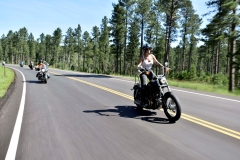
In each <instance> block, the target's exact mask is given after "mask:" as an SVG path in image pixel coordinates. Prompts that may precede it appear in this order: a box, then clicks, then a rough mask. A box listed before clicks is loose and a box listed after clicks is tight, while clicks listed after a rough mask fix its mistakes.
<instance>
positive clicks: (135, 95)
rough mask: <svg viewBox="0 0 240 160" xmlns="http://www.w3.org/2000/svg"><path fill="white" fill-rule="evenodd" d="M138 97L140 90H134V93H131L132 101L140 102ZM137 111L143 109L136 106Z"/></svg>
mask: <svg viewBox="0 0 240 160" xmlns="http://www.w3.org/2000/svg"><path fill="white" fill-rule="evenodd" d="M140 96H141V94H140V89H139V88H137V89H134V92H133V98H134V100H135V101H141V100H140ZM136 105H137V104H136ZM137 110H139V111H142V110H143V108H142V107H141V106H140V105H137Z"/></svg>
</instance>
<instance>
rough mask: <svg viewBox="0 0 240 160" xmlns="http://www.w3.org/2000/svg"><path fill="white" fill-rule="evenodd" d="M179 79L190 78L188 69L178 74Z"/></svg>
mask: <svg viewBox="0 0 240 160" xmlns="http://www.w3.org/2000/svg"><path fill="white" fill-rule="evenodd" d="M178 79H179V80H187V79H188V72H187V71H186V70H184V71H182V72H181V73H180V74H179V75H178Z"/></svg>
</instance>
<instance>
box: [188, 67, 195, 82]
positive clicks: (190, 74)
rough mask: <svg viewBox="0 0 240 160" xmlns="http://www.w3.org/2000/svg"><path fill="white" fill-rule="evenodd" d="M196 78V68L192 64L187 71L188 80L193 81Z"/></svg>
mask: <svg viewBox="0 0 240 160" xmlns="http://www.w3.org/2000/svg"><path fill="white" fill-rule="evenodd" d="M196 79H197V70H196V67H195V66H192V67H191V68H190V71H189V72H188V80H190V81H195V80H196Z"/></svg>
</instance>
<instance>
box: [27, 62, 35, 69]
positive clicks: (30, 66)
mask: <svg viewBox="0 0 240 160" xmlns="http://www.w3.org/2000/svg"><path fill="white" fill-rule="evenodd" d="M28 66H29V68H30V69H31V70H33V68H34V65H33V63H32V62H31V63H30V64H29V65H28Z"/></svg>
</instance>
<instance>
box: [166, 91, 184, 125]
mask: <svg viewBox="0 0 240 160" xmlns="http://www.w3.org/2000/svg"><path fill="white" fill-rule="evenodd" d="M163 110H164V113H165V115H166V116H167V118H168V119H169V121H170V122H175V121H177V120H179V118H180V117H181V105H180V101H179V100H178V98H177V97H176V96H175V95H174V94H172V93H171V92H167V93H165V94H164V105H163Z"/></svg>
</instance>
